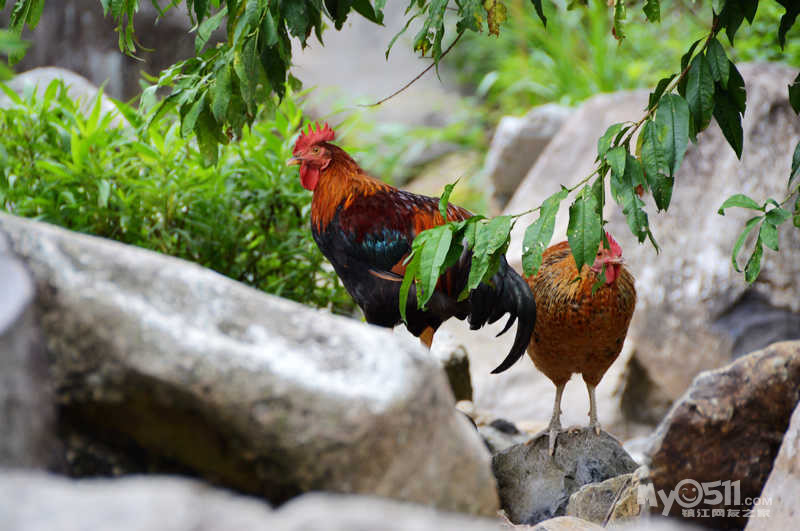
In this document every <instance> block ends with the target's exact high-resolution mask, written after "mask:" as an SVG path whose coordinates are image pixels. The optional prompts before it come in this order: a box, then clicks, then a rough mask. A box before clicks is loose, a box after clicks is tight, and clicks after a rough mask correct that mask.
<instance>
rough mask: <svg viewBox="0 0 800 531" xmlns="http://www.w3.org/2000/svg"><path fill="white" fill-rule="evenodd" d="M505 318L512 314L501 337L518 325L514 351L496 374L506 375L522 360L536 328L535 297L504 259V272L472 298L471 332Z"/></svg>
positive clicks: (494, 277)
mask: <svg viewBox="0 0 800 531" xmlns="http://www.w3.org/2000/svg"><path fill="white" fill-rule="evenodd" d="M505 314H509V318H508V321H507V322H506V325H505V327H503V330H502V331H501V332H500V333H499V334H497V335H498V336H499V335H501V334H503V333H505V332H506V331H507V330H508V329H509V328H511V325H513V324H514V321H517V333H516V336H515V337H514V344H513V345H512V347H511V351H510V352H509V353H508V355H507V356H506V359H504V360H503V362H502V363H501V364H500V365H498V366H497V367H496V368H495V369H494V370H493V371H492V374H497V373H500V372H503V371H505V370H506V369H508V368H509V367H511V366H512V365H514V363H516V362H517V360H518V359H520V358H521V357H522V355H523V354H524V353H525V349H526V348H527V347H528V343H530V340H531V334H533V328H534V326H535V325H536V302H535V301H534V298H533V293H532V292H531V289H530V287H528V283H527V282H525V280H524V279H523V278H522V277H521V276H519V274H517V272H516V271H514V269H512V268H511V266H509V265H508V262H506V259H505V258H503V259H502V261H501V263H500V268H499V269H498V271H497V273H496V274H495V275H494V276H493V277H492V282H491V285H489V284H481V285H479V286H478V287H477V288H475V289H474V290H473V291H472V293H471V294H470V315H469V324H470V328H472V329H473V330H476V329H478V328H480V327H482V326H483V325H484V324H486V323H493V322H495V321H497V320H498V319H500V318H501V317H502V316H503V315H505Z"/></svg>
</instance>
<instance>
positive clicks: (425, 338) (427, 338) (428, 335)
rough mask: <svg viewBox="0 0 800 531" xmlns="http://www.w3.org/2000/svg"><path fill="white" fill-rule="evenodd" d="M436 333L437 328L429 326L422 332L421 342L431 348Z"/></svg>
mask: <svg viewBox="0 0 800 531" xmlns="http://www.w3.org/2000/svg"><path fill="white" fill-rule="evenodd" d="M435 333H436V330H434V329H433V328H431V327H430V326H429V327H428V328H426V329H425V330H423V331H422V333H421V334H420V335H419V342H420V343H422V344H423V345H425V346H426V347H428V349H430V348H431V343H433V334H435Z"/></svg>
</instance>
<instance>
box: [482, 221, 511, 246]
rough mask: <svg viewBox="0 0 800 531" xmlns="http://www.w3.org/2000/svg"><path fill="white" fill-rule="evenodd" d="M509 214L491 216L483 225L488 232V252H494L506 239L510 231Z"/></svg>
mask: <svg viewBox="0 0 800 531" xmlns="http://www.w3.org/2000/svg"><path fill="white" fill-rule="evenodd" d="M511 221H512V218H511V216H497V217H496V218H492V219H491V220H490V221H489V222H488V223H487V224H486V226H485V229H486V231H487V232H488V233H489V245H488V246H487V250H488V252H489V254H494V253H495V252H496V251H497V250H498V249H500V248H501V247H502V246H503V245H505V243H506V242H507V241H508V233H509V232H511V225H512V223H511Z"/></svg>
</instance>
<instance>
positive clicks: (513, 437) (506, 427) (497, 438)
mask: <svg viewBox="0 0 800 531" xmlns="http://www.w3.org/2000/svg"><path fill="white" fill-rule="evenodd" d="M478 433H480V434H481V437H483V442H485V443H486V447H487V448H489V451H490V452H491V453H492V454H496V453H497V452H502V451H503V450H505V449H506V448H508V447H510V446H514V445H515V444H522V443H524V442H526V441H528V440H529V439H530V438H531V436H530V435H529V434H527V433H523V432H521V431H519V430H518V429H517V427H516V426H514V425H513V424H512V423H510V422H508V421H507V420H503V419H496V420H493V421H492V422H490V423H489V424H488V425H483V426H478Z"/></svg>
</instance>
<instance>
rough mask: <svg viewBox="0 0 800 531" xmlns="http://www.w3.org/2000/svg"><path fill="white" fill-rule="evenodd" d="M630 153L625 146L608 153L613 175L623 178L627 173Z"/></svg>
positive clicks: (607, 156)
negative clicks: (626, 166)
mask: <svg viewBox="0 0 800 531" xmlns="http://www.w3.org/2000/svg"><path fill="white" fill-rule="evenodd" d="M627 156H628V153H627V151H625V146H616V147H614V148H612V149H610V150H609V151H608V152H607V153H606V161H607V162H608V165H609V166H611V171H612V173H613V175H617V176H622V174H623V173H625V161H626V159H627Z"/></svg>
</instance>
